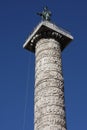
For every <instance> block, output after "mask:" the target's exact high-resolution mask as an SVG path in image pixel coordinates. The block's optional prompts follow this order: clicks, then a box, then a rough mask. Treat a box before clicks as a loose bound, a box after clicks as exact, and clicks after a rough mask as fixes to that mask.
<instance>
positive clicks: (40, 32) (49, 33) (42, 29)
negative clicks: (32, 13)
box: [23, 7, 73, 52]
mask: <svg viewBox="0 0 87 130" xmlns="http://www.w3.org/2000/svg"><path fill="white" fill-rule="evenodd" d="M37 14H38V15H40V16H41V17H42V21H41V22H40V23H39V24H38V25H37V27H36V28H35V29H34V31H33V32H32V34H31V35H30V36H29V37H28V39H27V40H26V42H25V43H24V45H23V47H24V48H25V49H27V50H29V51H32V52H35V46H36V44H37V42H38V41H39V40H40V39H42V38H48V39H49V38H52V39H55V40H56V41H58V42H59V43H60V46H61V51H63V49H64V48H65V47H66V46H67V45H68V44H69V43H70V41H72V40H73V37H72V35H71V34H70V33H69V32H67V31H66V30H64V29H63V28H61V27H58V26H56V25H55V24H53V23H52V22H50V16H51V12H50V11H49V10H48V8H47V7H45V8H44V10H43V12H42V13H37Z"/></svg>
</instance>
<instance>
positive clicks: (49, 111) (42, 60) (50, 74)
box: [34, 38, 66, 130]
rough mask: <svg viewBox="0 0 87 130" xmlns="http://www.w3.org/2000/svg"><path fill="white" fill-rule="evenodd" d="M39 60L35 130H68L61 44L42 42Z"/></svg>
mask: <svg viewBox="0 0 87 130" xmlns="http://www.w3.org/2000/svg"><path fill="white" fill-rule="evenodd" d="M35 56H36V66H35V93H34V96H35V98H34V104H35V107H34V114H35V115H34V124H35V125H34V126H35V128H34V129H35V130H66V120H65V104H64V80H63V75H62V63H61V49H60V43H58V42H57V41H55V40H54V39H44V38H43V39H41V40H39V41H38V42H37V44H36V51H35Z"/></svg>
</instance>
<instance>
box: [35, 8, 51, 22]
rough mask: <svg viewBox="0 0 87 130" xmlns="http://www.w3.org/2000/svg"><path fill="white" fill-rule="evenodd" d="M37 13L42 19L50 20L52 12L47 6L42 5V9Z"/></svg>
mask: <svg viewBox="0 0 87 130" xmlns="http://www.w3.org/2000/svg"><path fill="white" fill-rule="evenodd" d="M37 15H39V16H41V17H42V20H43V21H45V20H46V21H50V17H51V15H52V14H51V11H49V10H48V8H47V7H44V8H43V11H42V12H41V13H37Z"/></svg>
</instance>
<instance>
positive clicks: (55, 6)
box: [0, 0, 87, 130]
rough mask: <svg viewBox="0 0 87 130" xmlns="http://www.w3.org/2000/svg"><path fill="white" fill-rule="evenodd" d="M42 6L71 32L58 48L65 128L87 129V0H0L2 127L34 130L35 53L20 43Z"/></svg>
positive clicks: (10, 129)
mask: <svg viewBox="0 0 87 130" xmlns="http://www.w3.org/2000/svg"><path fill="white" fill-rule="evenodd" d="M45 5H47V6H48V7H49V9H50V10H51V11H52V13H53V15H52V21H53V22H54V23H55V24H56V25H58V26H61V27H63V28H65V29H66V30H68V31H70V32H71V33H72V35H73V36H74V40H73V42H72V43H71V44H70V45H69V46H68V47H67V48H66V49H65V50H64V51H63V53H62V60H63V74H64V79H65V101H66V112H67V128H68V130H86V129H87V1H86V0H67V1H64V0H43V1H42V0H0V130H33V95H34V60H35V59H34V58H35V57H34V54H32V53H30V52H28V51H26V50H24V49H23V48H22V45H23V44H24V42H25V40H26V38H27V37H28V35H29V34H30V33H31V32H32V31H33V29H34V27H35V26H37V24H38V23H39V22H40V20H41V19H40V17H39V16H37V15H36V12H39V11H41V10H42V8H43V6H45ZM27 86H28V100H27V105H26V114H25V125H24V129H23V122H24V108H25V97H26V87H27Z"/></svg>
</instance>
